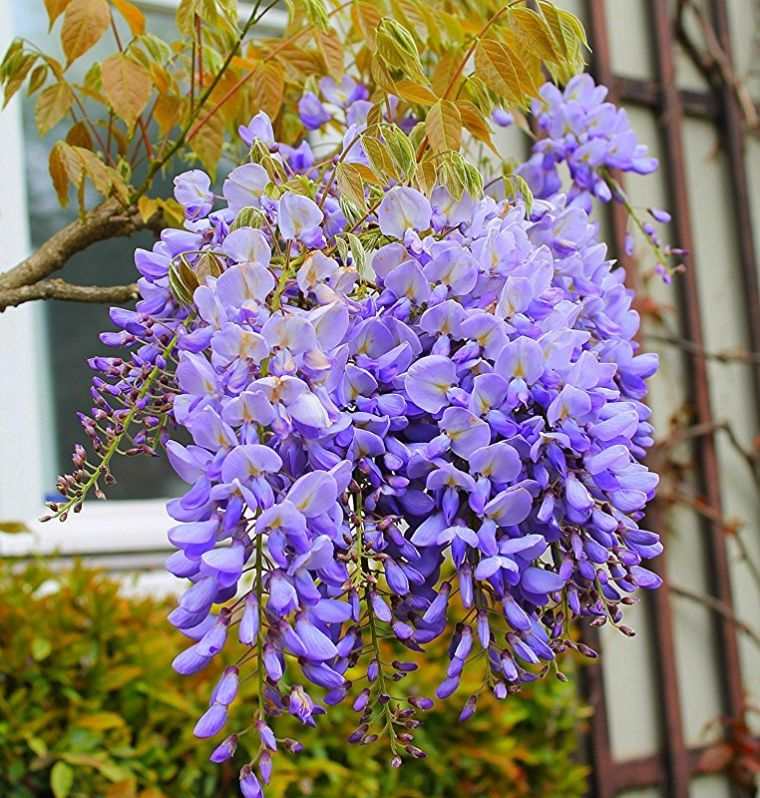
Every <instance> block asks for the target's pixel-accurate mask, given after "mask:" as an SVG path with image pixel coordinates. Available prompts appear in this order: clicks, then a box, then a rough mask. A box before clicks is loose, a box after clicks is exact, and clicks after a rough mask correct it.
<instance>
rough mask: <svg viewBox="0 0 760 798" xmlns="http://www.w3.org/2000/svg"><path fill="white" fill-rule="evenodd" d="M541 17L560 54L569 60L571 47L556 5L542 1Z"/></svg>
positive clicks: (540, 4) (540, 7) (540, 3)
mask: <svg viewBox="0 0 760 798" xmlns="http://www.w3.org/2000/svg"><path fill="white" fill-rule="evenodd" d="M538 7H539V10H540V11H541V15H542V16H543V18H544V20H545V21H546V23H547V26H548V28H549V30H550V33H551V36H552V39H553V41H554V46H555V48H556V49H557V51H558V52H559V54H560V57H561V58H563V59H567V58H569V56H570V46H569V43H568V40H567V39H566V38H565V30H564V27H563V25H562V17H561V15H560V12H559V9H557V8H556V7H555V6H554V3H547V2H545V1H544V0H541V2H539V4H538Z"/></svg>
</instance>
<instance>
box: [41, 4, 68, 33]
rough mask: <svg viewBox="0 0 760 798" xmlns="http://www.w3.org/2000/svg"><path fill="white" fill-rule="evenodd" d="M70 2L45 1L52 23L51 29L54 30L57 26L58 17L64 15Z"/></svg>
mask: <svg viewBox="0 0 760 798" xmlns="http://www.w3.org/2000/svg"><path fill="white" fill-rule="evenodd" d="M69 2H70V0H45V9H46V11H47V15H48V20H49V21H50V27H51V28H52V27H53V25H55V21H56V20H57V19H58V17H60V16H61V14H63V12H64V11H65V10H66V6H67V5H68V4H69Z"/></svg>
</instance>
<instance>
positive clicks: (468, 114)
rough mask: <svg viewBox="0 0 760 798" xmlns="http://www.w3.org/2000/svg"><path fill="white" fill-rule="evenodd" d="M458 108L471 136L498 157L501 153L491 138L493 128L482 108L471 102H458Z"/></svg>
mask: <svg viewBox="0 0 760 798" xmlns="http://www.w3.org/2000/svg"><path fill="white" fill-rule="evenodd" d="M457 108H459V113H460V114H461V117H462V124H463V125H464V126H465V127H466V128H467V130H468V131H469V132H470V134H471V135H472V136H473V137H474V138H476V139H477V140H478V141H482V142H483V143H484V144H487V145H488V147H490V149H491V150H492V151H493V152H494V153H495V154H496V155H498V154H499V153H498V151H497V150H496V148H495V147H494V145H493V139H492V138H491V126H490V125H489V124H488V120H487V119H486V117H485V116H484V115H483V112H482V111H481V110H480V108H478V107H477V105H474V104H473V103H471V102H470V101H469V100H459V102H457Z"/></svg>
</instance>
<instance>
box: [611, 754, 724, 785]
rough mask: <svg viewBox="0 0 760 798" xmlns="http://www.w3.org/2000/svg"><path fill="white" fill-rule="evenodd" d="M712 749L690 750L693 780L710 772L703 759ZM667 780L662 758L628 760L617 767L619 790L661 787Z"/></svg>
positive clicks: (689, 756)
mask: <svg viewBox="0 0 760 798" xmlns="http://www.w3.org/2000/svg"><path fill="white" fill-rule="evenodd" d="M718 744H719V743H718ZM713 745H716V744H715V743H714V744H713ZM711 747H712V745H703V746H697V747H695V748H689V749H688V751H687V756H688V762H689V772H690V773H691V776H692V778H693V777H694V776H699V775H701V774H704V773H709V772H710V771H709V770H708V769H706V768H705V767H704V765H703V764H702V763H703V759H702V758H703V756H704V754H705V753H706V752H707V751H708V750H709V749H710V748H711ZM666 778H667V770H666V765H665V762H664V760H663V758H662V757H660V756H648V757H641V758H638V759H628V760H626V761H625V762H619V763H617V764H616V765H615V779H616V789H617V790H643V789H646V788H647V787H659V786H660V785H662V784H664V783H665V779H666Z"/></svg>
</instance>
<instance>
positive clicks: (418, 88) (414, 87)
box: [395, 78, 438, 105]
mask: <svg viewBox="0 0 760 798" xmlns="http://www.w3.org/2000/svg"><path fill="white" fill-rule="evenodd" d="M395 93H396V94H397V95H398V96H399V97H401V98H402V99H403V100H406V101H407V102H410V103H414V104H415V105H433V103H435V101H436V100H437V99H438V98H437V97H436V96H435V94H433V92H432V91H431V90H430V89H429V88H427V86H422V85H421V84H419V83H417V82H416V81H414V80H408V79H406V78H403V79H402V80H397V81H396V92H395Z"/></svg>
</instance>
